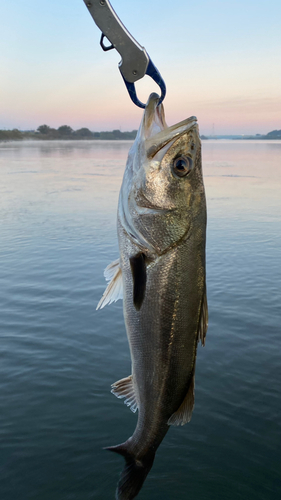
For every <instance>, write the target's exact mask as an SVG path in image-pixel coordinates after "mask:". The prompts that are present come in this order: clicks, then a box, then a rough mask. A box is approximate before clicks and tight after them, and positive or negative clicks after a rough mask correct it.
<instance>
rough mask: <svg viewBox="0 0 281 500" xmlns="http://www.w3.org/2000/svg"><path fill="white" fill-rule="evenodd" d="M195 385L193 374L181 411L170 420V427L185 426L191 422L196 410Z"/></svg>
mask: <svg viewBox="0 0 281 500" xmlns="http://www.w3.org/2000/svg"><path fill="white" fill-rule="evenodd" d="M194 385H195V375H194V374H193V376H192V379H191V382H190V385H189V388H188V391H187V395H186V396H185V398H184V400H183V402H182V404H181V405H180V407H179V409H178V410H177V411H176V412H175V413H173V415H172V416H171V417H170V418H169V420H168V425H184V424H186V423H187V422H190V420H191V417H192V411H193V408H194Z"/></svg>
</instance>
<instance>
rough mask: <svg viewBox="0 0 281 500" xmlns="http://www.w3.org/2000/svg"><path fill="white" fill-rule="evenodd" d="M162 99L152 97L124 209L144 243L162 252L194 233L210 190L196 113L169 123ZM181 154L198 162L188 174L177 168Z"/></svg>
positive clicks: (134, 151) (126, 182)
mask: <svg viewBox="0 0 281 500" xmlns="http://www.w3.org/2000/svg"><path fill="white" fill-rule="evenodd" d="M158 100H159V96H157V94H152V95H151V96H150V98H149V100H148V103H147V106H146V108H145V111H144V115H143V119H142V122H141V125H140V128H139V131H138V134H137V137H136V140H135V142H134V144H133V146H132V148H131V150H130V152H129V156H128V161H127V165H126V170H125V174H124V179H123V184H122V188H121V191H120V197H119V208H118V211H119V218H120V220H121V223H122V226H123V227H124V228H125V230H126V231H127V234H128V235H129V236H130V237H131V238H132V239H133V241H134V242H135V243H136V244H137V245H139V248H140V249H141V250H142V251H145V252H149V253H150V254H156V255H161V254H163V253H164V252H166V251H168V249H169V248H172V247H173V246H174V245H176V244H177V243H178V242H179V241H181V240H182V239H184V238H185V237H187V236H188V233H189V230H190V227H191V224H192V217H193V214H194V205H196V204H197V205H198V206H199V205H200V201H201V198H204V196H205V195H204V188H203V189H202V186H203V180H202V172H201V142H200V138H199V131H198V126H197V121H196V118H195V117H191V118H188V119H186V120H183V121H182V122H180V123H178V124H176V125H173V126H171V127H168V126H167V124H166V121H165V117H164V109H163V105H162V104H160V106H157V103H158ZM181 155H186V156H188V158H190V160H191V161H192V165H193V169H192V172H190V174H189V176H188V177H186V178H185V179H179V178H176V176H175V175H174V174H173V171H172V167H173V161H174V160H175V158H177V157H180V156H181ZM154 228H157V230H156V231H155V230H154Z"/></svg>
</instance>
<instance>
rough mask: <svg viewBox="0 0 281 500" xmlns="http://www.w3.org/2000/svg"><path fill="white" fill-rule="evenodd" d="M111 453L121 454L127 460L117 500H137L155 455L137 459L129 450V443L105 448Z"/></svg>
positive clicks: (117, 491)
mask: <svg viewBox="0 0 281 500" xmlns="http://www.w3.org/2000/svg"><path fill="white" fill-rule="evenodd" d="M105 449H106V450H109V451H114V452H115V453H119V454H120V455H122V456H123V457H124V458H125V461H126V464H125V467H124V469H123V471H122V473H121V477H120V479H119V482H118V485H117V489H116V496H115V498H116V500H133V498H135V497H136V496H137V495H138V493H139V491H140V489H141V488H142V485H143V483H144V481H145V479H146V476H147V474H148V473H149V471H150V469H151V467H152V465H153V461H154V457H155V453H153V452H152V453H151V452H150V453H149V455H146V456H145V457H142V458H141V459H137V458H136V457H135V456H134V455H133V454H132V453H130V452H129V451H128V449H127V442H126V443H123V444H119V445H117V446H110V447H109V448H105Z"/></svg>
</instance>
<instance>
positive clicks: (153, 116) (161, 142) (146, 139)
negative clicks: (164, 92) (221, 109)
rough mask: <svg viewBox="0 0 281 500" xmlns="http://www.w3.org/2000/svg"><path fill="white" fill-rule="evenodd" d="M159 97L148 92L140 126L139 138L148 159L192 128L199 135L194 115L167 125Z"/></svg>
mask: <svg viewBox="0 0 281 500" xmlns="http://www.w3.org/2000/svg"><path fill="white" fill-rule="evenodd" d="M159 99H160V97H159V95H158V94H156V93H153V94H150V96H149V98H148V101H147V104H146V107H145V111H144V115H143V120H142V124H141V127H140V134H141V138H142V141H143V143H144V147H145V151H146V155H147V158H148V159H149V160H151V159H152V158H154V157H155V155H156V154H157V153H158V152H159V151H160V150H161V149H163V148H164V147H165V146H167V145H168V144H169V143H170V142H172V141H174V140H175V139H177V138H179V137H180V136H181V135H183V134H185V133H186V132H188V131H189V130H191V129H192V128H196V129H197V132H198V136H199V131H198V125H197V118H196V116H191V117H189V118H186V119H185V120H182V121H181V122H179V123H176V124H175V125H171V126H170V127H168V125H167V123H166V120H165V113H164V107H163V104H162V103H161V104H159V105H158V102H159Z"/></svg>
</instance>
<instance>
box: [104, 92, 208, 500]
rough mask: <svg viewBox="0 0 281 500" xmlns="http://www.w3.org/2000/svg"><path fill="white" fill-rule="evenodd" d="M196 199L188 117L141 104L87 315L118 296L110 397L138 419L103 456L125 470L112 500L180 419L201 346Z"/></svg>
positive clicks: (154, 98)
mask: <svg viewBox="0 0 281 500" xmlns="http://www.w3.org/2000/svg"><path fill="white" fill-rule="evenodd" d="M206 222H207V215H206V198H205V190H204V183H203V175H202V160H201V142H200V136H199V129H198V125H197V119H196V117H194V116H192V117H190V118H187V119H186V120H183V121H181V122H180V123H178V124H176V125H172V126H170V127H168V125H167V124H166V121H165V113H164V107H163V104H159V96H158V95H157V94H156V93H153V94H151V95H150V96H149V99H148V101H147V104H146V107H145V110H144V114H143V118H142V121H141V124H140V127H139V130H138V133H137V136H136V139H135V141H134V143H133V145H132V147H131V149H130V151H129V154H128V160H127V164H126V168H125V172H124V177H123V182H122V186H121V190H120V195H119V202H118V214H117V232H118V243H119V252H120V255H119V258H118V259H117V260H115V261H114V262H112V263H111V264H110V265H109V266H107V268H106V270H105V278H106V280H107V281H108V282H109V283H108V286H107V288H106V290H105V292H104V294H103V296H102V298H101V300H100V302H99V304H98V307H97V308H103V307H104V306H105V305H107V304H110V303H112V302H114V301H116V300H118V299H121V298H123V312H124V320H125V326H126V331H127V337H128V342H129V347H130V353H131V361H132V372H131V374H130V375H129V376H127V377H125V378H122V379H120V380H118V381H117V382H115V383H114V384H113V385H112V391H111V392H112V393H113V394H114V395H115V396H117V397H118V398H124V399H125V401H124V402H125V404H126V405H127V406H128V407H129V408H130V409H131V410H132V411H133V412H136V411H138V420H137V424H136V428H135V431H134V433H133V435H132V436H131V437H129V438H128V439H127V441H126V442H124V443H122V444H119V445H117V446H112V447H108V448H106V449H108V450H111V451H113V452H116V453H118V454H120V455H122V456H123V457H124V459H125V467H124V469H123V472H122V473H121V476H120V480H119V483H118V486H117V490H116V497H115V498H116V499H117V500H132V499H133V498H135V497H136V496H137V495H138V493H139V491H140V489H141V488H142V485H143V483H144V481H145V478H146V476H147V474H148V473H149V471H150V469H151V467H152V465H153V462H154V458H155V453H156V450H157V448H158V447H159V445H160V443H161V442H162V440H163V438H164V437H165V435H166V433H167V431H168V430H169V428H170V426H171V425H175V426H178V425H184V424H186V423H187V422H189V421H190V419H191V415H192V411H193V407H194V383H195V364H196V353H197V345H198V343H199V341H201V343H202V345H205V337H206V332H207V327H208V306H207V292H206V265H205V260H206V259H205V247H206Z"/></svg>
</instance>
